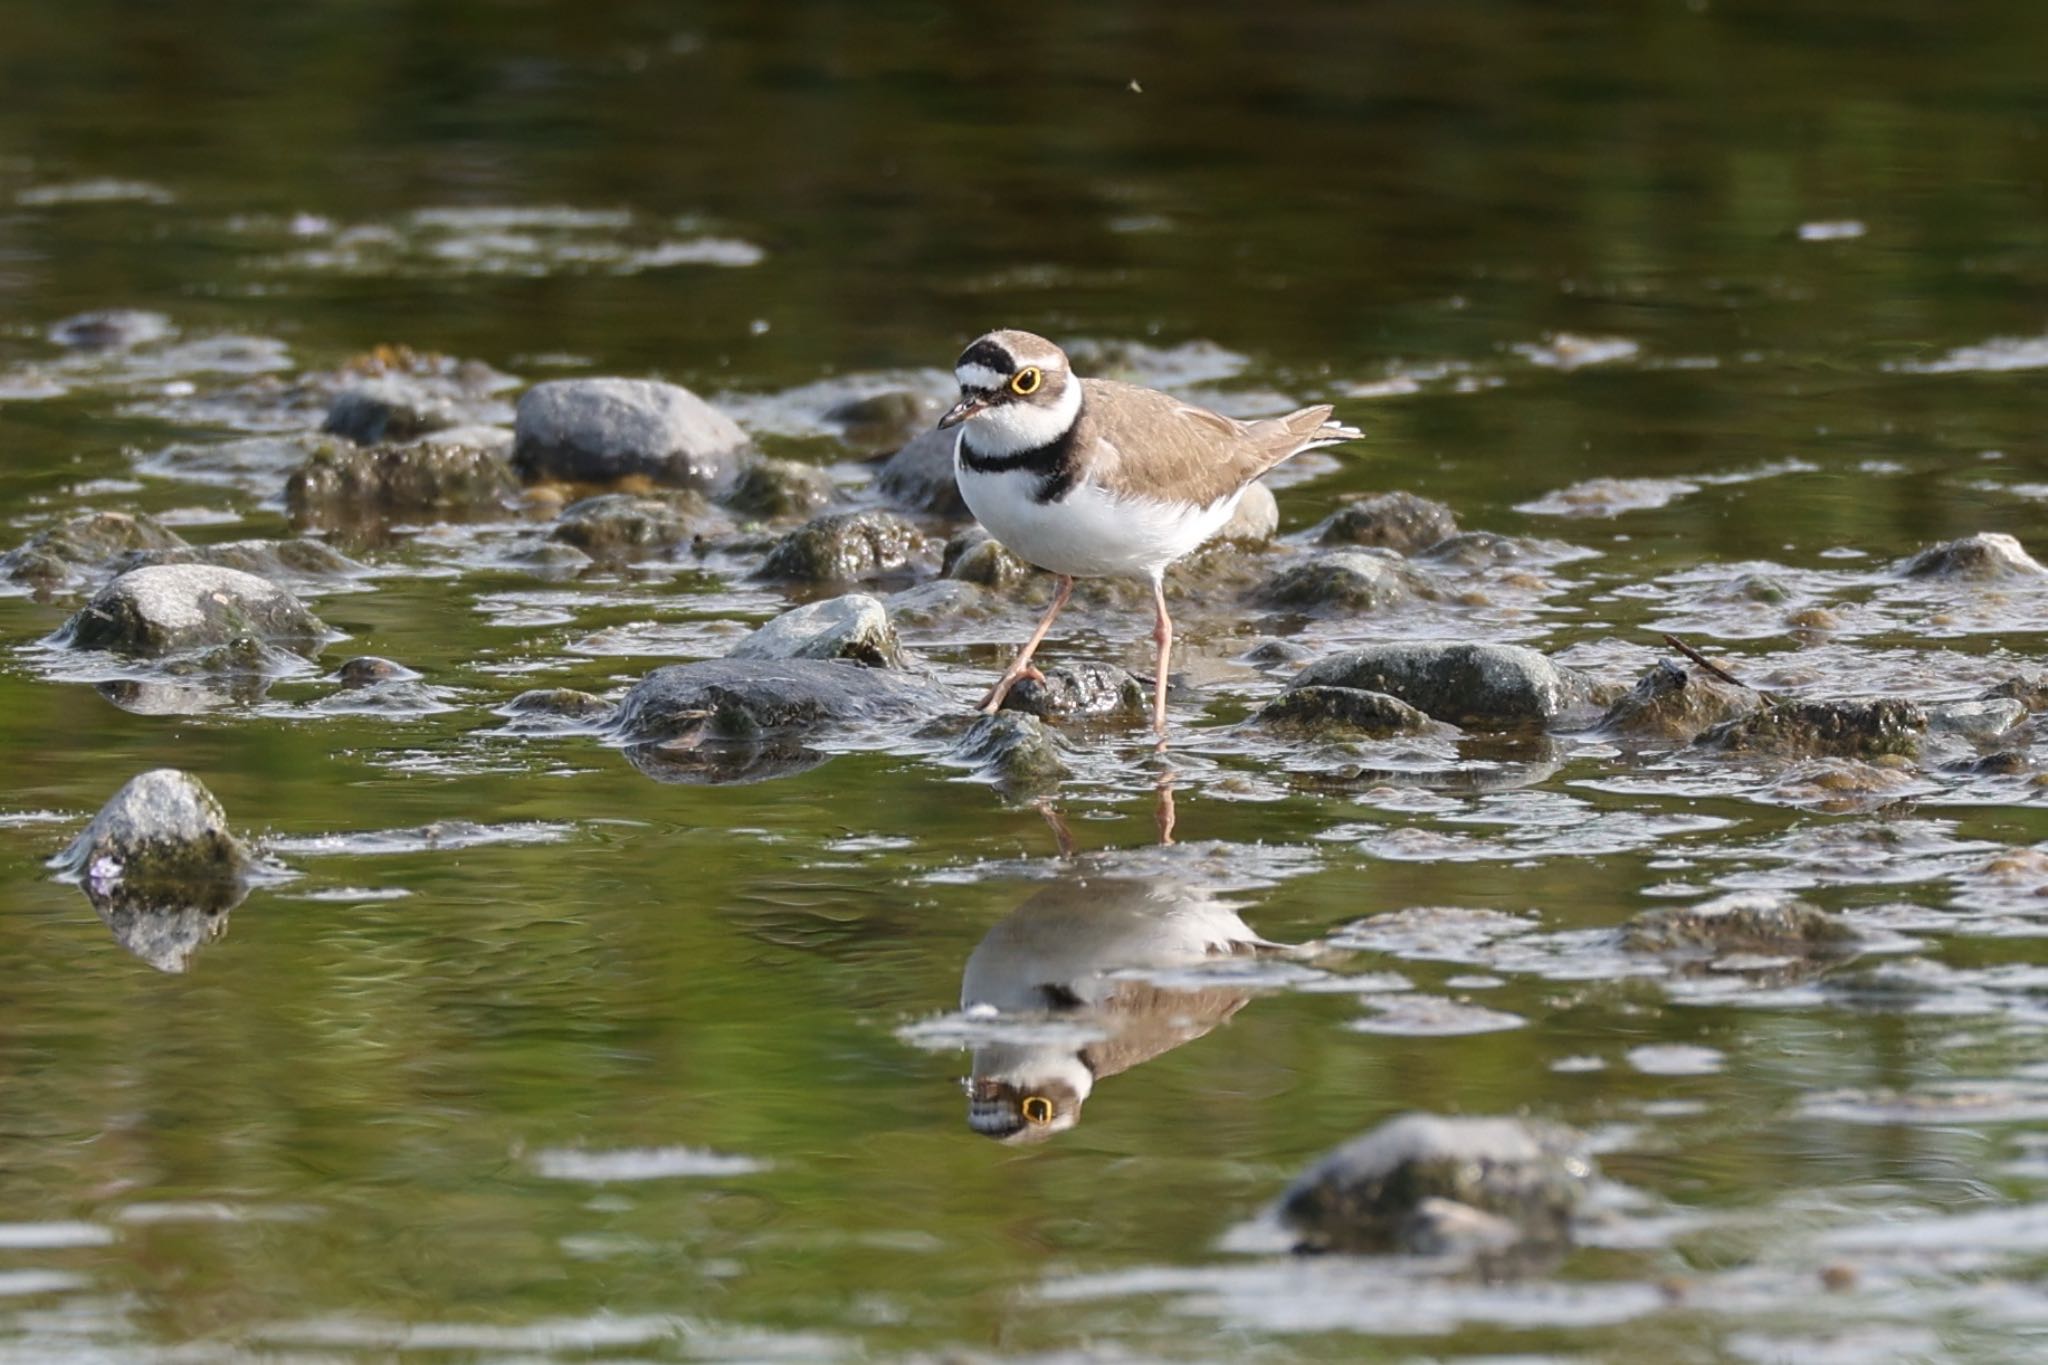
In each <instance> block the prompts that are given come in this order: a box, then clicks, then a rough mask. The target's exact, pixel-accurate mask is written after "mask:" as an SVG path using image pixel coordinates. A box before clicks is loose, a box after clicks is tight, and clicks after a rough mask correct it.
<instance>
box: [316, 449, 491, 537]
mask: <svg viewBox="0 0 2048 1365" xmlns="http://www.w3.org/2000/svg"><path fill="white" fill-rule="evenodd" d="M518 491H519V486H518V482H517V480H515V479H514V478H513V477H512V471H511V468H510V467H509V466H508V465H507V464H506V463H505V461H504V460H503V459H501V458H499V457H498V456H497V455H496V454H493V453H492V452H490V451H486V450H479V449H476V448H474V447H471V446H462V445H447V444H438V443H432V442H420V443H418V444H414V445H406V446H372V447H370V448H368V449H360V448H356V447H352V446H330V447H326V448H324V449H321V450H318V451H316V452H315V453H314V454H313V456H312V457H311V458H310V459H308V460H307V461H306V462H305V463H304V464H303V465H300V466H299V467H298V468H297V469H295V470H293V471H292V475H291V478H290V479H288V480H286V482H285V487H284V500H285V507H286V508H287V509H288V510H289V511H290V512H291V514H292V517H293V519H294V520H296V521H299V522H301V523H311V524H315V525H346V524H349V523H352V522H358V521H363V520H368V519H374V518H377V517H389V516H415V515H421V514H424V513H428V512H434V511H441V510H446V509H455V508H471V509H476V508H483V509H495V508H499V507H502V506H505V505H506V504H508V503H509V502H510V500H511V499H512V498H513V497H514V496H515V495H516V494H517V493H518Z"/></svg>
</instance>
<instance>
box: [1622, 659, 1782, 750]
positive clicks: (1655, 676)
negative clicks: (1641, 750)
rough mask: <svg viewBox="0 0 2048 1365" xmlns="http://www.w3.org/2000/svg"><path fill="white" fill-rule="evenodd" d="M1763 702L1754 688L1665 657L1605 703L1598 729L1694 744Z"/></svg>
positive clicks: (1633, 736)
mask: <svg viewBox="0 0 2048 1365" xmlns="http://www.w3.org/2000/svg"><path fill="white" fill-rule="evenodd" d="M1762 705H1763V698H1762V697H1760V696H1759V695H1758V694H1757V693H1756V692H1755V691H1753V690H1752V689H1750V688H1747V687H1738V686H1736V685H1735V684H1733V683H1726V682H1723V681H1721V680H1720V679H1719V678H1716V677H1714V676H1713V675H1712V674H1711V673H1708V672H1707V671H1706V670H1705V669H1699V668H1686V667H1684V666H1682V665H1679V664H1676V663H1672V662H1670V661H1669V660H1664V661H1661V662H1659V663H1658V664H1657V665H1656V666H1655V667H1654V668H1652V669H1651V670H1650V671H1649V672H1648V673H1645V674H1644V675H1643V676H1642V677H1641V678H1639V679H1637V681H1636V685H1635V686H1634V687H1632V688H1630V689H1629V692H1628V695H1626V696H1624V697H1623V698H1622V699H1621V700H1620V701H1618V702H1616V703H1614V705H1612V706H1610V707H1608V708H1607V714H1606V715H1604V716H1602V717H1601V718H1600V726H1599V728H1600V729H1601V730H1602V731H1604V732H1605V733H1607V734H1610V735H1615V736H1618V737H1620V738H1624V739H1635V740H1650V741H1670V742H1672V743H1678V744H1690V743H1691V742H1692V741H1693V740H1695V739H1697V738H1699V736H1700V735H1701V734H1702V733H1704V732H1705V731H1707V730H1710V729H1712V728H1713V727H1714V726H1716V725H1720V724H1722V723H1723V722H1725V721H1728V720H1732V719H1734V718H1736V717H1738V716H1746V715H1748V714H1750V713H1751V712H1752V711H1755V710H1756V709H1757V708H1758V707H1759V706H1762Z"/></svg>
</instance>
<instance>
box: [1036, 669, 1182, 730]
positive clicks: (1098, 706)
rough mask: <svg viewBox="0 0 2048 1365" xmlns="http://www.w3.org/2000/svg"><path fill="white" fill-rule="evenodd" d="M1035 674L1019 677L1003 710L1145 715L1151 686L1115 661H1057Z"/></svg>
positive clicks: (1066, 715) (1063, 715) (1055, 716)
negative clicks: (1104, 662)
mask: <svg viewBox="0 0 2048 1365" xmlns="http://www.w3.org/2000/svg"><path fill="white" fill-rule="evenodd" d="M1043 679H1044V680H1043V681H1040V680H1039V679H1038V678H1031V677H1024V678H1019V679H1018V680H1017V682H1016V683H1015V685H1014V686H1012V687H1011V688H1010V691H1009V694H1008V695H1007V696H1005V697H1004V698H1003V707H1002V709H1003V710H1005V711H1022V712H1025V713H1027V714H1029V715H1033V716H1037V717H1039V718H1041V719H1043V720H1069V719H1072V718H1075V717H1078V716H1114V715H1133V716H1140V715H1149V714H1150V713H1151V710H1152V689H1151V688H1150V687H1148V686H1147V685H1146V684H1145V683H1143V682H1141V681H1139V679H1138V678H1137V676H1136V675H1135V674H1133V673H1132V672H1131V671H1130V670H1129V669H1127V668H1119V667H1117V666H1116V665H1115V664H1102V663H1078V664H1058V665H1055V666H1054V667H1052V668H1048V669H1046V670H1045V671H1044V674H1043Z"/></svg>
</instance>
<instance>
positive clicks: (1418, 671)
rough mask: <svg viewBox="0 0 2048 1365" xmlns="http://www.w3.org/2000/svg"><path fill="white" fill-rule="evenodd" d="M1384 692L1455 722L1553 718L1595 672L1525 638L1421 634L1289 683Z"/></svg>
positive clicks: (1577, 701)
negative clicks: (1498, 641)
mask: <svg viewBox="0 0 2048 1365" xmlns="http://www.w3.org/2000/svg"><path fill="white" fill-rule="evenodd" d="M1303 687H1352V688H1360V689H1363V690H1365V691H1368V692H1385V693H1387V694H1388V695H1390V696H1394V697H1398V698H1400V699H1401V700H1402V701H1405V702H1407V703H1408V704H1409V705H1410V706H1413V707H1416V708H1418V709H1420V710H1422V711H1425V712H1427V713H1428V714H1430V715H1431V716H1434V717H1435V718H1436V719H1438V720H1447V721H1450V722H1451V723H1452V724H1454V725H1465V724H1490V725H1500V724H1515V723H1518V722H1528V721H1547V720H1553V719H1555V718H1556V717H1557V716H1559V715H1561V714H1563V713H1564V712H1565V711H1567V710H1569V709H1571V708H1573V707H1576V706H1580V705H1584V704H1585V703H1587V702H1589V701H1590V700H1591V699H1592V696H1593V688H1592V684H1591V682H1590V680H1588V679H1587V678H1586V676H1585V675H1584V674H1582V673H1579V672H1577V671H1576V670H1573V669H1568V668H1560V667H1559V666H1558V665H1556V664H1554V663H1552V662H1551V661H1550V660H1549V659H1547V658H1545V657H1544V656H1543V655H1541V654H1539V653H1537V652H1536V651H1535V650H1533V649H1528V648H1525V647H1523V646H1521V645H1493V644H1454V643H1448V642H1444V641H1419V642H1415V643H1404V644H1386V645H1368V646H1366V647H1365V648H1363V649H1354V650H1350V651H1348V652H1346V653H1343V654H1334V655H1331V656H1330V657H1329V658H1327V659H1321V660H1318V661H1317V662H1315V663H1313V664H1310V665H1309V666H1308V667H1307V668H1305V669H1303V670H1302V671H1301V672H1300V673H1298V674H1296V675H1295V677H1294V680H1293V682H1292V683H1291V684H1290V687H1289V690H1294V689H1297V688H1303Z"/></svg>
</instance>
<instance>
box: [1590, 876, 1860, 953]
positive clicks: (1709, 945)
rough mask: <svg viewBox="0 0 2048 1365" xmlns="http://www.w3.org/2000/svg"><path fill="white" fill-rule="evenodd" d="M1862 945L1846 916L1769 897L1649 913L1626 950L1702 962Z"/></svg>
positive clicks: (1746, 894) (1741, 896)
mask: <svg viewBox="0 0 2048 1365" xmlns="http://www.w3.org/2000/svg"><path fill="white" fill-rule="evenodd" d="M1857 941H1858V935H1857V933H1856V931H1855V930H1854V929H1853V928H1851V927H1850V926H1849V923H1848V921H1846V920H1844V919H1843V918H1842V917H1841V916H1839V915H1831V914H1829V913H1828V912H1827V911H1825V910H1822V909H1820V908H1819V907H1817V906H1813V905H1809V904H1807V903H1806V902H1805V901H1803V900H1799V899H1797V898H1795V897H1792V896H1784V895H1777V894H1773V893H1771V892H1764V891H1743V892H1737V893H1735V894H1734V895H1729V896H1718V897H1716V898H1714V899H1713V900H1710V901H1702V902H1700V903H1699V904H1697V905H1674V906H1666V907H1663V908H1660V909H1656V910H1646V911H1644V912H1643V913H1642V914H1640V915H1637V916H1636V917H1635V918H1634V919H1632V920H1630V921H1629V922H1628V924H1627V926H1626V927H1625V928H1624V929H1623V931H1622V944H1623V946H1625V947H1627V948H1629V949H1631V950H1633V951H1635V952H1639V953H1667V954H1682V955H1686V956H1700V957H1717V956H1719V955H1721V954H1723V953H1731V952H1734V953H1788V952H1790V953H1802V954H1803V953H1813V952H1847V951H1849V950H1851V949H1852V948H1853V947H1854V946H1855V944H1856V943H1857Z"/></svg>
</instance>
